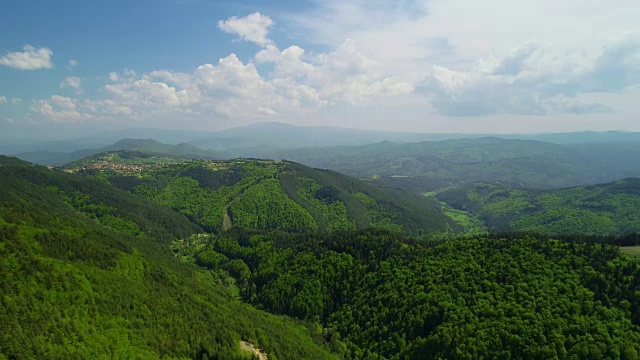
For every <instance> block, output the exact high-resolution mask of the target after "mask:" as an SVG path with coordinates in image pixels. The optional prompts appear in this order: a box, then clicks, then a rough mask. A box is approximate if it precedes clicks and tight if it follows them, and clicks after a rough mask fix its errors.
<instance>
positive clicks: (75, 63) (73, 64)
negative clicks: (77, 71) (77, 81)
mask: <svg viewBox="0 0 640 360" xmlns="http://www.w3.org/2000/svg"><path fill="white" fill-rule="evenodd" d="M69 66H70V67H72V68H74V67H76V66H78V60H76V59H71V60H69Z"/></svg>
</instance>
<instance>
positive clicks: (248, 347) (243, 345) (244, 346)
mask: <svg viewBox="0 0 640 360" xmlns="http://www.w3.org/2000/svg"><path fill="white" fill-rule="evenodd" d="M240 349H241V350H243V351H246V352H250V353H252V354H253V355H255V356H257V357H258V359H260V360H267V354H265V353H263V352H262V351H261V350H260V349H258V348H256V347H255V345H253V344H251V343H248V342H246V341H240Z"/></svg>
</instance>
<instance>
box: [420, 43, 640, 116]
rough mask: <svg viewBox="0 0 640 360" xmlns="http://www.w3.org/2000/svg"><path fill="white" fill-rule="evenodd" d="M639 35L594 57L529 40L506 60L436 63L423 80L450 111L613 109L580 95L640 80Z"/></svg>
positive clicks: (535, 112)
mask: <svg viewBox="0 0 640 360" xmlns="http://www.w3.org/2000/svg"><path fill="white" fill-rule="evenodd" d="M637 69H640V34H638V33H630V34H625V35H624V36H623V37H621V38H618V39H616V40H614V41H611V42H610V43H609V44H608V45H607V46H606V47H605V48H604V50H603V51H602V52H601V53H600V54H598V55H597V56H594V57H592V58H587V59H585V57H584V56H579V57H571V56H565V57H562V58H559V57H556V56H554V55H552V54H549V53H547V52H546V51H545V50H544V49H543V48H542V47H541V46H540V45H538V44H533V43H529V44H526V45H525V46H523V47H522V48H518V49H515V50H514V51H512V53H511V54H509V55H507V56H506V57H504V58H503V59H499V60H496V59H489V60H485V61H481V62H480V64H479V65H478V66H476V67H475V68H474V69H471V70H469V71H458V70H452V69H448V68H445V67H440V66H434V67H433V70H432V71H431V72H430V73H429V74H428V75H427V76H426V77H425V78H424V80H423V81H422V82H421V83H420V84H419V86H418V88H419V89H420V91H421V92H423V93H425V94H427V96H428V97H429V99H430V100H431V104H432V105H433V107H434V108H435V109H436V110H437V111H438V112H440V113H441V114H443V115H448V116H480V115H488V114H518V115H546V114H557V113H574V114H585V113H593V112H606V111H611V109H610V108H608V107H607V106H605V105H602V104H598V103H583V102H580V100H579V99H578V98H579V96H580V95H581V94H587V93H593V92H619V91H625V90H627V89H629V88H630V87H632V86H635V85H639V84H640V77H639V73H638V70H637Z"/></svg>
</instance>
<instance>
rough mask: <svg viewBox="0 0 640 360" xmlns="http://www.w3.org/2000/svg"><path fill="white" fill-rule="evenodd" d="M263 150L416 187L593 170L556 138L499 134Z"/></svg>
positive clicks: (531, 179)
mask: <svg viewBox="0 0 640 360" xmlns="http://www.w3.org/2000/svg"><path fill="white" fill-rule="evenodd" d="M247 155H252V154H247ZM255 155H260V154H255ZM265 156H267V157H272V158H276V159H287V160H292V161H296V162H300V163H303V164H305V165H308V166H312V167H318V168H326V169H332V170H335V171H339V172H342V173H345V174H347V175H351V176H357V177H376V178H377V177H382V178H383V179H384V180H386V182H387V183H392V184H393V183H395V184H398V183H400V184H402V182H403V181H406V180H404V179H406V178H411V179H413V180H415V185H416V186H417V189H416V190H418V191H426V190H433V189H434V188H438V187H442V186H443V185H446V184H459V183H465V182H471V181H492V182H502V183H507V184H511V185H514V186H523V187H541V188H552V187H561V186H568V185H575V184H576V183H578V184H586V183H590V182H591V181H595V178H596V175H597V174H595V173H594V171H593V169H591V168H590V167H589V163H588V161H587V159H585V157H584V156H583V155H582V154H581V153H580V152H577V151H573V150H571V149H569V148H566V147H564V146H561V145H557V144H551V143H544V142H538V141H531V140H505V139H500V138H480V139H462V140H447V141H437V142H421V143H409V144H397V143H391V142H381V143H377V144H371V145H363V146H336V147H329V148H313V147H310V148H302V149H296V150H291V151H279V152H273V153H271V154H265ZM394 179H397V181H394Z"/></svg>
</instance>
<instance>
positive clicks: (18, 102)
mask: <svg viewBox="0 0 640 360" xmlns="http://www.w3.org/2000/svg"><path fill="white" fill-rule="evenodd" d="M20 102H22V99H20V98H13V99H11V103H12V104H13V105H18V104H20Z"/></svg>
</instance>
